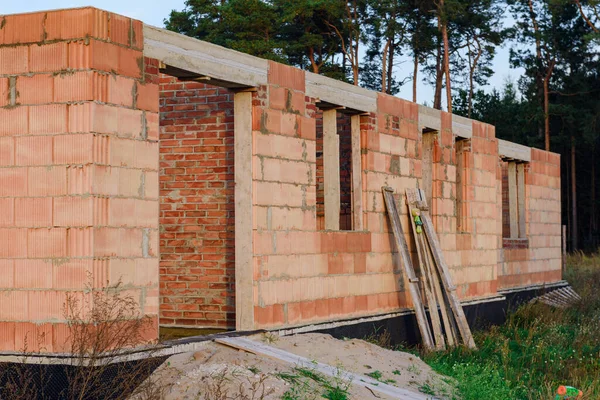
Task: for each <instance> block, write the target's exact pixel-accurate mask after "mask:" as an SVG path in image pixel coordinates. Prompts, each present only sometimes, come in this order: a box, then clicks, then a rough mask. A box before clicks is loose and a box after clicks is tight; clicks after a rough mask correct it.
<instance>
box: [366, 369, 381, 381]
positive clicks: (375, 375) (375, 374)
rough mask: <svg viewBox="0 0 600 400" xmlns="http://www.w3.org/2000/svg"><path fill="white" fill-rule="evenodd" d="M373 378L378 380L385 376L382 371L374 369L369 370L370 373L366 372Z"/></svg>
mask: <svg viewBox="0 0 600 400" xmlns="http://www.w3.org/2000/svg"><path fill="white" fill-rule="evenodd" d="M365 375H367V376H369V377H371V378H373V379H376V380H380V379H381V378H382V377H383V374H382V373H381V371H373V372H369V373H368V374H365Z"/></svg>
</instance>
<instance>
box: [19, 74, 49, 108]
mask: <svg viewBox="0 0 600 400" xmlns="http://www.w3.org/2000/svg"><path fill="white" fill-rule="evenodd" d="M53 93H54V79H53V77H52V75H50V74H48V75H46V74H37V75H33V76H20V77H18V78H17V99H16V101H17V103H20V104H46V103H51V102H52V99H53Z"/></svg>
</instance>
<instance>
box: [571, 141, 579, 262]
mask: <svg viewBox="0 0 600 400" xmlns="http://www.w3.org/2000/svg"><path fill="white" fill-rule="evenodd" d="M575 159H576V156H575V136H574V135H573V134H571V214H572V217H571V218H572V220H571V250H577V249H578V248H579V245H578V243H577V184H576V182H577V180H576V178H577V174H576V171H575Z"/></svg>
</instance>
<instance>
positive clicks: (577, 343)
mask: <svg viewBox="0 0 600 400" xmlns="http://www.w3.org/2000/svg"><path fill="white" fill-rule="evenodd" d="M565 278H566V279H567V280H568V281H569V282H570V283H571V285H572V286H573V288H574V289H575V291H577V292H578V293H579V294H580V295H581V297H582V298H583V299H584V300H583V301H582V302H581V303H580V304H577V305H575V306H573V307H571V308H569V309H566V310H560V309H555V308H552V307H549V306H547V305H544V304H533V305H530V304H528V305H524V306H522V307H520V308H519V309H518V310H517V311H515V312H514V313H512V314H510V315H509V316H508V318H507V321H506V323H505V324H504V325H502V326H497V327H492V328H491V329H490V330H488V331H487V332H477V333H476V334H475V341H476V343H477V346H478V350H477V351H469V350H466V349H464V348H459V349H451V350H448V351H446V352H442V353H429V354H423V359H424V360H425V361H426V362H427V363H428V364H429V365H431V366H432V368H433V369H434V370H436V371H437V372H440V373H442V374H445V375H448V376H451V377H453V378H455V379H456V381H457V382H458V388H459V391H460V393H461V396H462V399H464V400H471V399H473V400H475V399H487V400H496V399H498V400H505V399H531V400H538V399H550V398H554V394H555V391H556V389H557V388H558V386H559V385H570V386H574V387H577V388H578V389H581V390H582V391H583V392H584V399H600V379H598V377H599V376H600V362H599V361H598V360H599V356H600V290H598V288H597V285H598V283H597V282H600V256H593V257H589V256H585V255H583V254H578V255H576V256H571V257H570V258H569V268H568V273H567V274H566V276H565Z"/></svg>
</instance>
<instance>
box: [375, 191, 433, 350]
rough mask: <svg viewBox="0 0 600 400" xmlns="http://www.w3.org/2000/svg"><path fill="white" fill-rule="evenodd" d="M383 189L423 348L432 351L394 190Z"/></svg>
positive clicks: (429, 333)
mask: <svg viewBox="0 0 600 400" xmlns="http://www.w3.org/2000/svg"><path fill="white" fill-rule="evenodd" d="M381 189H382V192H383V198H384V200H385V206H386V209H387V212H388V217H389V220H390V225H391V226H392V231H393V233H394V239H395V241H396V247H397V248H398V254H399V255H400V260H401V262H402V267H403V268H404V273H405V274H406V277H407V280H408V291H409V294H410V297H411V298H412V301H413V304H414V307H415V316H416V317H417V325H418V326H419V331H420V332H421V337H422V339H423V346H424V347H425V349H427V350H432V349H433V347H434V346H433V339H432V337H431V331H430V329H429V324H428V322H427V315H425V308H424V307H423V302H422V301H421V294H420V293H419V286H418V284H417V282H418V279H417V276H416V275H415V270H414V268H413V265H412V260H411V259H410V253H409V251H408V245H407V244H406V238H405V237H404V231H403V230H402V224H401V222H400V214H399V213H398V208H397V207H396V201H395V200H394V195H393V193H394V189H392V188H389V187H385V186H384V187H383V188H381Z"/></svg>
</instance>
